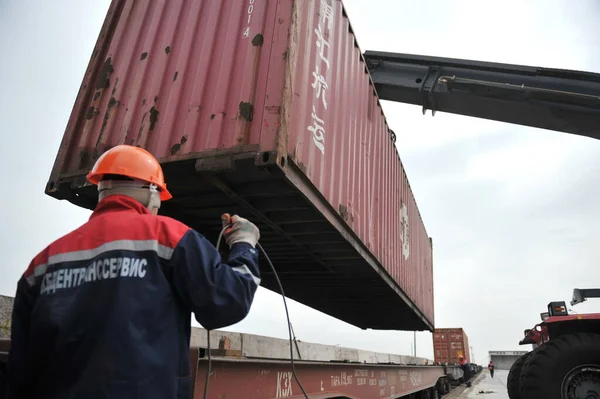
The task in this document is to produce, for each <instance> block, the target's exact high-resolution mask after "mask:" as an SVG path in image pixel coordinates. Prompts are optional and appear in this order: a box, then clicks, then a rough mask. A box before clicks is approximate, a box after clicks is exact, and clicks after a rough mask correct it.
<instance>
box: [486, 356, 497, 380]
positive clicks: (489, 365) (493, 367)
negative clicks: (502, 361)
mask: <svg viewBox="0 0 600 399" xmlns="http://www.w3.org/2000/svg"><path fill="white" fill-rule="evenodd" d="M495 368H496V367H495V366H494V362H492V361H491V360H490V364H488V370H490V376H491V377H492V378H494V369H495Z"/></svg>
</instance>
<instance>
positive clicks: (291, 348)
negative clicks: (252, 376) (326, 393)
mask: <svg viewBox="0 0 600 399" xmlns="http://www.w3.org/2000/svg"><path fill="white" fill-rule="evenodd" d="M256 246H257V247H258V248H259V249H260V250H261V252H262V253H263V255H264V256H265V259H266V260H267V263H268V264H269V266H271V270H272V271H273V274H274V275H275V279H277V284H278V285H279V290H280V291H281V297H282V298H283V306H284V307H285V317H286V319H287V324H288V335H289V338H290V363H291V364H292V375H293V376H294V379H295V380H296V383H297V384H298V386H299V387H300V390H301V391H302V393H303V394H304V397H305V398H306V399H308V395H307V394H306V391H305V390H304V387H303V386H302V384H301V383H300V380H299V379H298V375H296V365H295V363H294V345H293V340H292V322H291V321H290V313H289V311H288V307H287V301H286V300H285V293H284V292H283V285H281V280H279V275H278V274H277V271H276V270H275V266H273V262H271V259H270V258H269V255H267V252H266V251H265V250H264V248H263V247H262V245H260V243H256Z"/></svg>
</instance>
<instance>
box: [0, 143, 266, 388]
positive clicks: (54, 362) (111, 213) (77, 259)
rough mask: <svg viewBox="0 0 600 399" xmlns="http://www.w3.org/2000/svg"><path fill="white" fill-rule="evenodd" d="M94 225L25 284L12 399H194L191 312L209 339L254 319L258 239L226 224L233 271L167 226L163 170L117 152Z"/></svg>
mask: <svg viewBox="0 0 600 399" xmlns="http://www.w3.org/2000/svg"><path fill="white" fill-rule="evenodd" d="M87 178H88V180H89V182H90V183H92V184H95V185H97V186H98V191H99V202H98V204H97V206H96V208H95V210H94V211H93V213H92V215H91V217H90V219H89V221H87V222H86V223H85V224H83V225H82V226H81V227H79V228H78V229H76V230H75V231H73V232H71V233H69V234H67V235H65V236H63V237H61V238H59V239H58V240H57V241H55V242H53V243H52V244H50V245H49V246H48V247H46V248H45V249H44V250H43V251H42V252H40V253H39V254H38V255H37V256H36V257H35V258H34V259H33V261H32V262H31V264H30V265H29V268H28V269H27V270H26V271H25V272H24V274H23V276H22V278H21V279H20V280H19V282H18V285H17V292H16V297H15V301H14V309H13V318H12V330H11V334H12V346H11V350H10V353H9V358H8V364H7V372H8V379H9V382H8V384H9V392H10V395H9V397H10V398H11V399H12V398H17V399H20V398H32V399H35V398H51V399H61V398H72V399H79V398H81V399H83V398H85V399H100V398H103V399H105V398H111V399H120V398H133V397H136V398H161V399H163V398H168V399H170V398H172V399H175V398H190V397H191V389H192V386H193V384H194V379H193V378H192V377H191V376H190V361H189V346H190V330H191V313H194V315H195V318H196V320H197V321H198V322H199V323H200V324H202V326H204V327H205V328H207V329H215V328H222V327H225V326H228V325H231V324H234V323H237V322H239V321H240V320H242V319H244V318H245V317H246V315H247V314H248V312H249V309H250V305H251V304H252V301H253V299H254V294H255V292H256V290H257V288H258V285H259V284H260V278H259V277H260V276H259V268H258V254H257V250H256V249H255V247H256V245H257V242H258V240H259V238H260V233H259V230H258V228H257V227H256V226H255V225H254V224H252V223H251V222H249V221H248V220H246V219H244V218H242V217H239V216H236V215H234V216H233V217H231V216H230V215H229V214H223V215H222V217H221V221H222V225H223V226H224V228H225V227H227V226H230V227H229V228H228V229H227V230H226V231H225V233H224V240H225V242H226V243H227V244H228V245H229V247H230V251H229V257H228V260H227V261H226V262H225V263H223V262H222V260H221V257H220V255H219V252H217V250H216V248H215V247H214V246H213V245H212V244H211V243H210V242H209V241H208V240H207V239H206V238H204V237H203V236H202V235H201V234H200V233H198V232H196V231H194V230H193V229H191V228H190V227H188V226H186V225H184V224H183V223H180V222H178V221H176V220H173V219H171V218H168V217H164V216H157V212H158V209H159V208H160V206H161V202H162V201H165V200H168V199H170V198H171V197H172V196H171V194H170V193H169V191H168V190H167V186H166V184H165V181H164V175H163V171H162V169H161V167H160V164H159V163H158V161H157V160H156V159H155V158H154V157H153V156H152V155H151V154H150V153H149V152H147V151H145V150H143V149H141V148H137V147H132V146H126V145H119V146H116V147H113V148H112V149H110V150H108V151H106V152H105V153H104V154H102V155H101V156H100V158H99V159H98V160H97V162H96V164H95V165H94V167H93V169H92V170H91V172H90V173H89V174H88V176H87Z"/></svg>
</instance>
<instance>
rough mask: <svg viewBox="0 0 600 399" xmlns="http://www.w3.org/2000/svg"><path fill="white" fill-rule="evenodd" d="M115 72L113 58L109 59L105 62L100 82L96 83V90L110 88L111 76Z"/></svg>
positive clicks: (99, 78)
mask: <svg viewBox="0 0 600 399" xmlns="http://www.w3.org/2000/svg"><path fill="white" fill-rule="evenodd" d="M113 72H114V68H113V66H112V58H110V57H109V58H107V59H106V61H104V65H103V66H102V69H101V71H100V76H99V77H98V82H97V83H96V89H107V88H108V87H109V86H110V75H111V74H112V73H113Z"/></svg>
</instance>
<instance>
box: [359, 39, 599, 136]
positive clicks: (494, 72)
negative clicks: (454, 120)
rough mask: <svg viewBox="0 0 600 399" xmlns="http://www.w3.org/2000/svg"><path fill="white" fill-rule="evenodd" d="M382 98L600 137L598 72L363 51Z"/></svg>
mask: <svg viewBox="0 0 600 399" xmlns="http://www.w3.org/2000/svg"><path fill="white" fill-rule="evenodd" d="M364 57H365V60H366V62H367V65H368V67H369V71H370V73H371V77H372V79H373V83H374V84H375V88H376V90H377V93H378V95H379V98H380V99H382V100H389V101H395V102H402V103H408V104H414V105H421V106H422V107H423V114H425V111H426V110H427V109H431V110H432V112H433V113H434V114H435V112H436V111H442V112H449V113H454V114H460V115H466V116H472V117H477V118H484V119H491V120H496V121H501V122H508V123H514V124H518V125H525V126H531V127H537V128H542V129H548V130H555V131H559V132H564V133H571V134H576V135H580V136H587V137H592V138H595V139H600V74H598V73H591V72H580V71H572V70H562V69H551V68H536V67H528V66H520V65H509V64H500V63H492V62H480V61H467V60H460V59H452V58H441V57H428V56H419V55H410V54H398V53H386V52H378V51H367V52H365V53H364Z"/></svg>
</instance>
